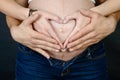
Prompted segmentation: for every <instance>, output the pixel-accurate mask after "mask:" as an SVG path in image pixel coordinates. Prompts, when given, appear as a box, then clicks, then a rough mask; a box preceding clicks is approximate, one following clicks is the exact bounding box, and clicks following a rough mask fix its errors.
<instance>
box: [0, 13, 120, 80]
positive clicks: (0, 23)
mask: <svg viewBox="0 0 120 80" xmlns="http://www.w3.org/2000/svg"><path fill="white" fill-rule="evenodd" d="M108 29H109V28H108ZM104 41H105V45H106V48H107V58H108V66H109V75H110V79H111V80H120V22H119V24H118V26H117V29H116V31H115V32H114V33H113V34H111V35H110V36H108V37H107V38H106V39H105V40H104ZM16 53H17V46H16V43H15V42H14V41H13V40H12V38H11V36H10V32H9V29H8V27H7V25H6V21H5V16H4V15H3V14H1V13H0V80H14V74H15V56H16Z"/></svg>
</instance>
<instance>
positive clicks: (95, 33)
mask: <svg viewBox="0 0 120 80" xmlns="http://www.w3.org/2000/svg"><path fill="white" fill-rule="evenodd" d="M81 14H82V15H84V16H86V17H89V18H90V20H91V22H90V23H89V24H88V25H86V26H84V27H83V28H82V29H80V30H79V32H77V34H75V35H74V36H72V37H71V38H70V39H69V44H68V45H67V48H69V51H74V50H78V49H83V48H87V47H88V46H90V45H92V44H95V43H97V42H99V41H100V40H102V39H103V38H105V37H106V36H108V35H109V34H111V33H112V32H114V30H115V28H116V24H117V21H116V20H115V19H114V18H113V16H108V17H104V16H102V15H100V14H98V13H96V12H93V11H90V10H81Z"/></svg>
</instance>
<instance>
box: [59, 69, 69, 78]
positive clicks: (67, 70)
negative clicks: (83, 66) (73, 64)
mask: <svg viewBox="0 0 120 80" xmlns="http://www.w3.org/2000/svg"><path fill="white" fill-rule="evenodd" d="M69 72H70V68H67V69H66V70H65V71H64V72H62V73H61V76H62V77H63V76H65V75H67V74H68V73H69Z"/></svg>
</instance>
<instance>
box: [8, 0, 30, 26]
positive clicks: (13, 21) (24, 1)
mask: <svg viewBox="0 0 120 80" xmlns="http://www.w3.org/2000/svg"><path fill="white" fill-rule="evenodd" d="M16 2H17V3H18V4H19V6H20V5H21V6H24V7H27V6H28V5H27V0H16ZM18 4H17V5H18ZM24 7H21V8H24ZM18 10H19V9H18ZM22 12H23V10H22ZM23 14H27V16H25V17H23V19H24V18H26V17H28V14H29V11H28V12H27V13H26V12H23ZM18 15H21V14H18ZM6 21H7V24H8V27H9V28H11V27H13V26H17V25H19V24H20V23H21V21H19V20H17V19H15V18H13V17H10V16H6Z"/></svg>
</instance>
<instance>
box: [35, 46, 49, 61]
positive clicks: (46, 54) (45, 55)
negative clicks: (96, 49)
mask: <svg viewBox="0 0 120 80" xmlns="http://www.w3.org/2000/svg"><path fill="white" fill-rule="evenodd" d="M35 51H37V52H38V53H40V54H41V55H43V56H44V57H46V58H47V59H49V58H50V55H49V53H47V52H46V51H45V50H42V49H40V48H35Z"/></svg>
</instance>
